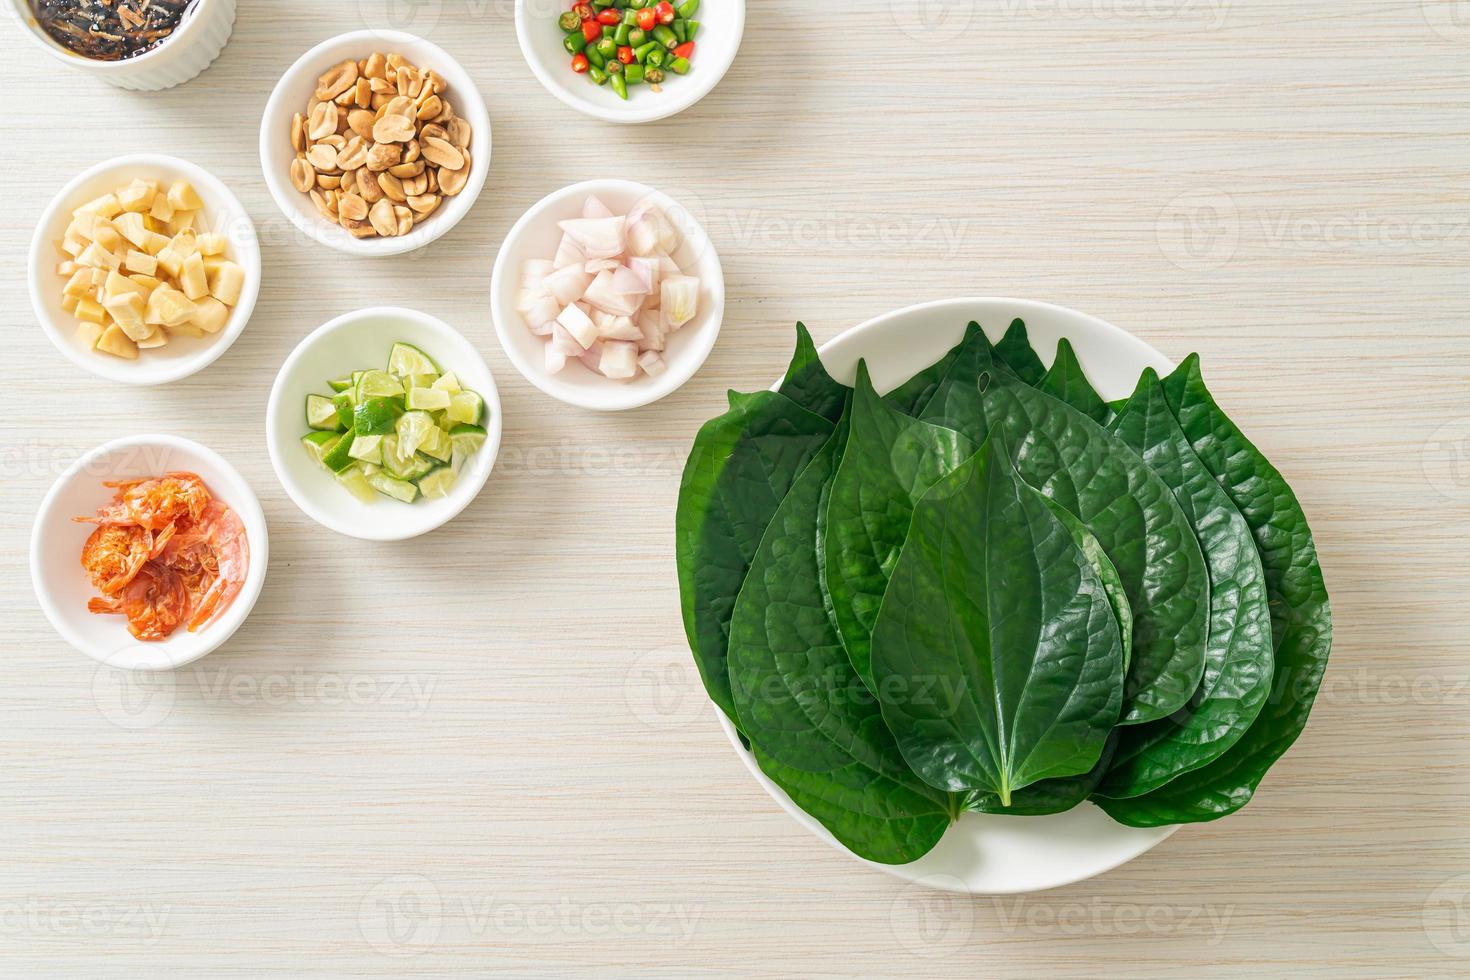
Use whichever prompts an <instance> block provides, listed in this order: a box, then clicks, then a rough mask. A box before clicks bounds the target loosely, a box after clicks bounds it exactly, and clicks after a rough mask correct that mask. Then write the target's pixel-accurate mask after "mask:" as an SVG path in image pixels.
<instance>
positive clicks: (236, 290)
mask: <svg viewBox="0 0 1470 980" xmlns="http://www.w3.org/2000/svg"><path fill="white" fill-rule="evenodd" d="M244 290H245V270H244V269H242V268H240V266H238V265H237V264H235V263H234V262H223V263H221V264H220V267H219V268H218V269H216V270H215V271H214V273H213V274H211V275H210V277H209V293H210V295H211V296H213V297H214V298H215V299H217V300H219V301H220V302H221V303H223V304H225V305H226V306H236V305H238V304H239V302H240V294H241V293H242V292H244Z"/></svg>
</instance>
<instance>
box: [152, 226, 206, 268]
mask: <svg viewBox="0 0 1470 980" xmlns="http://www.w3.org/2000/svg"><path fill="white" fill-rule="evenodd" d="M197 251H199V244H198V239H197V238H196V237H195V235H194V233H193V232H192V231H181V232H179V234H177V235H175V236H174V238H173V240H172V241H170V242H169V243H168V245H167V246H166V247H165V248H164V249H163V251H161V252H159V253H158V267H159V268H160V269H162V270H163V271H164V272H166V273H168V275H169V276H170V277H171V278H174V279H177V278H178V277H179V273H180V272H182V271H183V269H184V260H185V259H187V258H188V257H189V256H190V255H193V254H194V253H195V252H197Z"/></svg>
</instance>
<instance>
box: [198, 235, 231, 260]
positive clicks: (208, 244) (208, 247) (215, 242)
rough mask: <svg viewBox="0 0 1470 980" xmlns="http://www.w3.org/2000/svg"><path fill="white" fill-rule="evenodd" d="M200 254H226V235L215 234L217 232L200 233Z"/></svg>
mask: <svg viewBox="0 0 1470 980" xmlns="http://www.w3.org/2000/svg"><path fill="white" fill-rule="evenodd" d="M199 254H200V255H224V254H225V236H224V235H215V234H208V235H200V236H199Z"/></svg>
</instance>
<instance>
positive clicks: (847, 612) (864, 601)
mask: <svg viewBox="0 0 1470 980" xmlns="http://www.w3.org/2000/svg"><path fill="white" fill-rule="evenodd" d="M974 451H975V445H974V444H973V443H971V442H970V440H968V439H966V438H965V437H964V436H962V435H960V434H959V433H958V432H956V431H954V430H953V429H948V428H944V427H942V426H938V425H930V424H929V423H927V422H922V421H919V420H918V419H915V418H913V417H912V416H909V415H905V414H904V413H903V412H900V411H897V410H895V409H893V408H891V407H889V405H888V404H887V403H886V401H885V400H884V399H882V398H880V397H878V393H877V392H876V391H874V390H873V385H872V382H871V381H870V380H869V378H868V370H867V366H866V365H865V364H861V363H860V364H859V365H858V376H857V387H856V388H855V390H854V393H853V406H852V418H851V432H850V434H849V437H848V441H847V448H846V450H845V451H844V453H843V455H842V463H841V465H840V466H839V467H838V469H837V475H836V477H835V478H834V479H833V481H832V488H831V492H830V494H829V499H828V502H827V510H826V512H825V522H824V525H823V537H824V546H823V547H824V555H825V556H824V568H823V572H824V581H825V583H826V588H827V591H828V593H829V595H830V598H831V611H832V615H833V617H834V618H835V620H836V622H837V626H838V629H839V630H840V633H841V637H842V642H843V644H844V645H845V646H846V648H847V655H848V657H849V658H850V659H851V661H852V664H853V667H855V668H856V669H857V673H858V676H859V677H861V678H863V680H864V682H865V683H867V685H868V688H869V690H876V688H875V687H874V682H873V675H872V671H871V669H870V667H869V662H868V661H869V653H868V651H869V646H870V643H869V639H870V636H871V634H872V630H873V624H874V623H875V622H876V621H877V619H878V608H879V606H880V605H881V603H882V602H883V593H884V592H885V590H886V589H887V588H888V576H889V573H890V572H892V570H893V566H894V565H895V564H896V563H897V561H898V555H899V552H900V550H902V548H903V543H904V538H905V537H907V535H908V530H909V519H910V518H911V517H912V516H913V508H914V504H915V503H916V502H917V501H918V499H919V498H920V497H922V496H923V495H924V493H925V492H926V491H927V490H928V489H929V488H930V487H931V486H933V485H934V483H935V481H937V480H938V479H939V478H940V477H942V476H944V475H945V474H946V473H948V472H950V471H951V470H953V469H954V468H955V467H956V466H959V465H960V463H961V462H963V461H964V460H965V459H966V458H967V457H969V456H970V455H971V454H972V453H974Z"/></svg>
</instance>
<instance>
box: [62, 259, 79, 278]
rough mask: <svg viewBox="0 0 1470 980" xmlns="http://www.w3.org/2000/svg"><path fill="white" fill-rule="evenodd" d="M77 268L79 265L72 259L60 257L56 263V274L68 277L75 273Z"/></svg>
mask: <svg viewBox="0 0 1470 980" xmlns="http://www.w3.org/2000/svg"><path fill="white" fill-rule="evenodd" d="M78 268H79V266H78V265H77V264H76V262H75V261H74V260H72V259H62V260H61V261H60V262H58V263H56V274H57V275H58V276H64V277H65V278H67V279H70V278H71V277H72V276H73V275H75V274H76V271H77V269H78Z"/></svg>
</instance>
